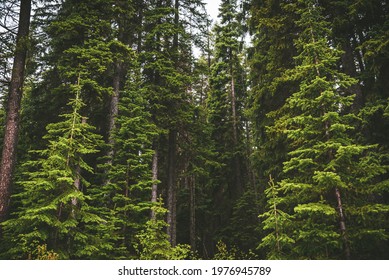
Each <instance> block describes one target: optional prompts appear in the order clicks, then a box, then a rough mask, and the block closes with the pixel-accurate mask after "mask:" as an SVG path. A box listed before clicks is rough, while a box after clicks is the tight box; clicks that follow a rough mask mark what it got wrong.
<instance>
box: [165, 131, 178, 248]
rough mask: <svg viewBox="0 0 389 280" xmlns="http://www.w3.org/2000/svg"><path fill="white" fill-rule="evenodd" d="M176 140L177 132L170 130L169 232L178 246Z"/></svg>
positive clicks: (171, 239)
mask: <svg viewBox="0 0 389 280" xmlns="http://www.w3.org/2000/svg"><path fill="white" fill-rule="evenodd" d="M176 140H177V133H176V132H175V131H173V130H170V131H169V140H168V141H169V144H168V146H169V151H168V190H167V206H168V207H167V208H168V213H167V223H168V225H169V226H168V228H167V234H168V235H169V241H170V244H171V245H172V246H176V234H177V232H176V220H177V217H176V206H177V205H176V202H177V201H176Z"/></svg>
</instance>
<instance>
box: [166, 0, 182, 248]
mask: <svg viewBox="0 0 389 280" xmlns="http://www.w3.org/2000/svg"><path fill="white" fill-rule="evenodd" d="M174 25H175V26H176V27H177V30H176V31H175V33H174V35H173V46H172V47H173V48H172V49H173V61H174V64H175V66H176V67H177V66H178V56H179V53H178V27H179V0H175V1H174ZM173 91H174V92H175V94H178V91H177V90H176V89H175V88H174V89H173ZM168 138H169V139H168V166H167V168H168V170H167V172H168V182H167V206H168V213H167V223H168V225H169V226H168V227H167V234H168V236H169V241H170V244H171V245H172V246H173V247H174V246H176V237H177V217H176V208H177V199H176V183H177V182H176V146H177V145H176V142H177V132H176V131H175V130H174V128H170V129H169V136H168Z"/></svg>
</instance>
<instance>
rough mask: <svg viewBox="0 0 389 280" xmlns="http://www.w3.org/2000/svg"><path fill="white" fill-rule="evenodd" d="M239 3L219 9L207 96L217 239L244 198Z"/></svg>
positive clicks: (242, 84)
mask: <svg viewBox="0 0 389 280" xmlns="http://www.w3.org/2000/svg"><path fill="white" fill-rule="evenodd" d="M237 14H238V5H237V1H222V2H221V5H220V8H219V18H220V24H217V25H216V26H215V28H214V32H215V49H214V61H213V62H212V64H211V68H210V79H209V87H210V91H209V93H208V96H207V100H206V104H207V113H208V122H209V125H210V126H211V139H212V141H213V142H214V147H215V152H216V153H217V159H215V161H217V162H218V165H217V166H216V165H213V166H212V169H211V174H210V182H209V187H210V188H212V196H213V197H212V199H213V201H214V203H215V204H214V206H213V208H214V209H213V211H212V212H213V213H214V214H213V215H214V217H215V218H214V220H213V222H214V223H215V224H214V225H213V228H214V230H216V231H219V233H218V234H220V236H219V237H218V238H217V239H223V240H224V237H226V236H223V235H225V233H222V231H224V232H229V230H228V229H227V227H228V226H226V225H227V224H228V223H229V222H228V220H229V218H230V217H231V214H232V208H233V204H234V203H235V202H236V200H237V199H238V198H239V197H240V196H241V195H242V194H243V192H244V187H245V184H246V182H245V180H244V179H245V176H243V175H244V174H245V173H246V166H245V162H244V155H245V152H244V151H245V150H244V148H245V146H244V130H243V124H242V119H243V108H242V107H243V99H244V98H245V94H246V92H245V90H246V89H245V87H246V81H245V72H244V68H243V66H242V56H243V50H242V44H243V43H242V41H241V40H242V36H243V31H242V25H241V24H240V23H239V21H238V19H237Z"/></svg>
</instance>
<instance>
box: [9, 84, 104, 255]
mask: <svg viewBox="0 0 389 280" xmlns="http://www.w3.org/2000/svg"><path fill="white" fill-rule="evenodd" d="M70 90H71V92H72V93H73V94H75V98H74V99H72V100H71V101H70V102H69V105H70V106H71V108H72V112H70V113H68V114H64V115H63V116H62V117H63V118H64V120H63V121H62V122H58V123H53V124H49V125H48V126H47V134H46V136H45V139H46V141H48V146H47V148H46V149H43V150H37V151H34V153H36V154H38V156H39V158H38V159H37V160H32V161H29V162H27V163H26V164H25V179H24V180H20V181H19V182H17V183H18V184H19V185H20V186H21V187H22V192H21V193H19V194H17V195H15V199H18V200H19V201H20V207H19V209H18V210H17V211H16V212H15V214H14V217H13V218H12V219H10V220H8V221H6V222H5V223H4V228H5V235H6V238H7V239H8V241H9V242H10V244H9V245H11V246H12V247H11V248H9V251H8V253H7V254H8V256H10V257H11V258H15V257H16V258H27V257H28V255H29V254H30V253H32V252H33V251H34V250H36V248H31V246H37V244H38V245H39V246H40V245H44V246H45V245H47V246H48V249H49V250H53V251H54V252H55V253H58V254H59V256H60V258H82V257H83V258H87V257H88V256H91V255H93V254H94V253H95V252H96V251H98V250H99V249H98V247H97V246H96V245H97V244H98V240H96V238H95V237H94V236H93V235H92V234H88V229H89V228H91V227H92V228H93V227H98V225H99V224H100V223H104V222H106V221H104V220H103V219H101V218H100V217H99V216H98V215H96V214H94V213H93V212H92V211H91V208H90V205H89V204H90V197H89V196H88V195H86V194H85V193H86V192H87V188H88V187H89V183H88V182H87V181H86V180H85V178H84V176H83V174H84V173H88V172H89V173H91V172H93V169H92V168H91V167H90V166H89V165H88V163H87V162H86V161H85V158H86V157H87V156H88V155H90V154H94V153H96V152H98V146H99V145H101V137H100V136H98V135H97V134H95V133H94V132H93V130H94V128H93V127H92V126H90V125H89V124H87V119H86V118H85V117H83V116H82V115H81V114H80V111H81V108H82V107H83V106H84V104H83V103H82V101H81V97H80V94H81V90H82V84H81V83H80V79H79V81H78V84H77V85H73V86H71V87H70Z"/></svg>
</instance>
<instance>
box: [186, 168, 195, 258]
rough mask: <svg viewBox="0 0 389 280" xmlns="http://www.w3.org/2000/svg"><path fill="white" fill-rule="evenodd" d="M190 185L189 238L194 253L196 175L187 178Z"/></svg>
mask: <svg viewBox="0 0 389 280" xmlns="http://www.w3.org/2000/svg"><path fill="white" fill-rule="evenodd" d="M187 180H188V181H189V182H188V185H189V193H190V198H189V204H190V226H189V227H190V229H189V238H190V247H191V248H192V251H193V252H195V251H196V179H195V175H192V176H191V177H189V178H188V177H187Z"/></svg>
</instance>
